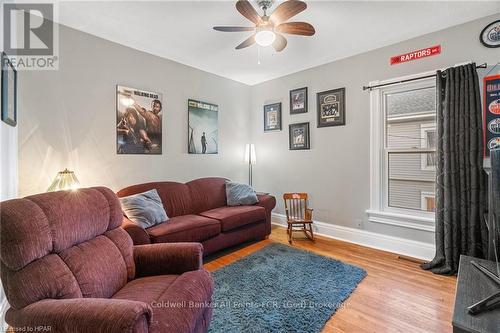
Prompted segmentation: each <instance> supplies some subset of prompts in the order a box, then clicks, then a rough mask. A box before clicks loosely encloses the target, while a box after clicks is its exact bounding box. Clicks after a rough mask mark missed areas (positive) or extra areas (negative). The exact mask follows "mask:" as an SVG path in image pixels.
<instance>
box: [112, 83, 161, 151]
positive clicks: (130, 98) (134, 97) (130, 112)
mask: <svg viewBox="0 0 500 333" xmlns="http://www.w3.org/2000/svg"><path fill="white" fill-rule="evenodd" d="M162 110H163V104H162V96H161V94H160V93H157V92H152V91H146V90H140V89H136V88H130V87H125V86H120V85H118V86H116V153H117V154H150V155H160V154H161V153H162Z"/></svg>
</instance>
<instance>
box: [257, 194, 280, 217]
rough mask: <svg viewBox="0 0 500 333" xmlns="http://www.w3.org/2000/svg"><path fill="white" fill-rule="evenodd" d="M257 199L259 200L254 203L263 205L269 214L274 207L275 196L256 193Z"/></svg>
mask: <svg viewBox="0 0 500 333" xmlns="http://www.w3.org/2000/svg"><path fill="white" fill-rule="evenodd" d="M257 199H259V202H257V203H256V205H257V206H261V207H264V208H265V209H266V213H267V214H271V211H272V210H273V209H274V207H276V198H275V197H273V196H272V195H268V194H257Z"/></svg>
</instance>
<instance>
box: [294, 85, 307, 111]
mask: <svg viewBox="0 0 500 333" xmlns="http://www.w3.org/2000/svg"><path fill="white" fill-rule="evenodd" d="M306 112H307V87H304V88H300V89H295V90H290V114H298V113H306Z"/></svg>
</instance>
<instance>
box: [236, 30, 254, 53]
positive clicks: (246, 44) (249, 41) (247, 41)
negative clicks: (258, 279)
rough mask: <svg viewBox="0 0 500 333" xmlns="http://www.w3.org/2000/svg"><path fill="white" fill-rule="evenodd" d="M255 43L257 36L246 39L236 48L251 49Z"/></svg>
mask: <svg viewBox="0 0 500 333" xmlns="http://www.w3.org/2000/svg"><path fill="white" fill-rule="evenodd" d="M254 43H255V34H254V35H252V36H250V37H248V38H247V39H245V40H244V41H243V42H242V43H241V44H240V45H238V46H236V49H237V50H240V49H243V48H245V47H249V46H251V45H253V44H254Z"/></svg>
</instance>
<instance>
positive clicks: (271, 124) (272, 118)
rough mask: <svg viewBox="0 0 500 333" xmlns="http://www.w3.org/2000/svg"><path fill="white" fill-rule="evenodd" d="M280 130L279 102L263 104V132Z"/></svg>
mask: <svg viewBox="0 0 500 333" xmlns="http://www.w3.org/2000/svg"><path fill="white" fill-rule="evenodd" d="M270 131H281V102H280V103H273V104H267V105H264V132H270Z"/></svg>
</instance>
